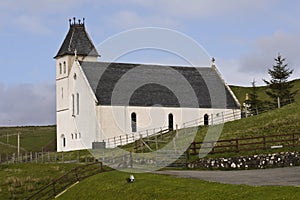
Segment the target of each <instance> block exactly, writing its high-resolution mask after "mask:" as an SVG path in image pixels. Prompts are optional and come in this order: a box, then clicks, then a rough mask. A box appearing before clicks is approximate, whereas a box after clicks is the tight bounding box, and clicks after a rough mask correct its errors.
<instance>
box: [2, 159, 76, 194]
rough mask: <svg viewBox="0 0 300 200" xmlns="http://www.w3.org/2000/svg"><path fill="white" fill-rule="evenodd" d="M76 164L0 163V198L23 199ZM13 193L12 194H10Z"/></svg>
mask: <svg viewBox="0 0 300 200" xmlns="http://www.w3.org/2000/svg"><path fill="white" fill-rule="evenodd" d="M77 165H78V164H58V163H56V164H35V163H27V164H15V165H0V199H9V198H11V197H12V196H14V198H16V199H24V198H25V197H28V196H29V195H30V194H33V193H34V192H36V191H37V190H38V189H39V188H41V187H43V186H44V185H46V184H48V183H49V182H50V181H52V180H53V179H55V178H58V177H60V176H61V175H62V174H64V173H66V172H67V171H69V170H70V169H72V168H74V167H76V166H77ZM11 192H12V193H14V195H12V194H11Z"/></svg>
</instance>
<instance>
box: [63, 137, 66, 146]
mask: <svg viewBox="0 0 300 200" xmlns="http://www.w3.org/2000/svg"><path fill="white" fill-rule="evenodd" d="M62 146H63V147H66V138H65V136H63V138H62Z"/></svg>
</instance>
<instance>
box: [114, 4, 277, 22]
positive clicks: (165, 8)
mask: <svg viewBox="0 0 300 200" xmlns="http://www.w3.org/2000/svg"><path fill="white" fill-rule="evenodd" d="M118 2H120V1H118ZM128 3H131V4H135V5H139V6H142V7H145V8H148V9H151V10H156V11H159V12H160V13H165V14H166V15H170V16H173V17H174V16H177V17H184V18H208V17H216V16H220V15H225V14H231V15H232V14H245V12H246V13H248V14H249V15H252V16H253V11H256V13H257V12H260V11H262V10H264V9H267V8H268V7H267V6H266V5H267V4H268V5H269V6H270V4H273V5H274V4H276V1H272V2H271V1H269V0H244V1H238V0H226V1H219V0H210V1H207V0H189V1H182V0H129V1H126V4H128Z"/></svg>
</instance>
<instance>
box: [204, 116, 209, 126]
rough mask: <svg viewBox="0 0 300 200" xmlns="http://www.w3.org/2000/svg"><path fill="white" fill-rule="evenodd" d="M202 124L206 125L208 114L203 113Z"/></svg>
mask: <svg viewBox="0 0 300 200" xmlns="http://www.w3.org/2000/svg"><path fill="white" fill-rule="evenodd" d="M204 125H208V114H205V115H204Z"/></svg>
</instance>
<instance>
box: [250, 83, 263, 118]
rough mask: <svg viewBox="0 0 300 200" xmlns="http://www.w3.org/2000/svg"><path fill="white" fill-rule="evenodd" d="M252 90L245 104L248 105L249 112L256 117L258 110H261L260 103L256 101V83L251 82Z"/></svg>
mask: <svg viewBox="0 0 300 200" xmlns="http://www.w3.org/2000/svg"><path fill="white" fill-rule="evenodd" d="M251 85H252V90H251V93H249V99H248V100H247V102H246V103H247V104H249V105H250V111H251V113H252V114H254V115H258V111H259V109H261V106H262V102H261V101H260V100H259V99H258V95H257V88H256V81H255V80H253V81H252V82H251Z"/></svg>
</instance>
